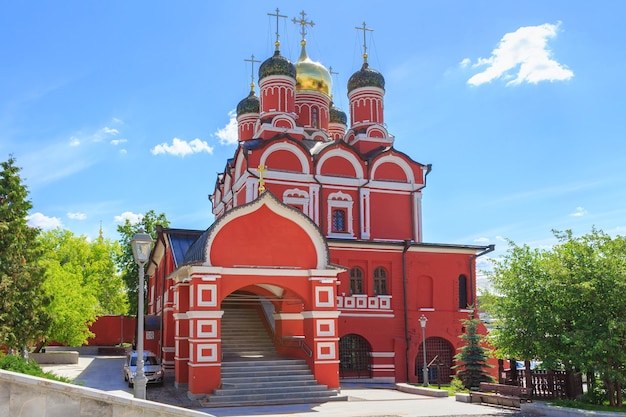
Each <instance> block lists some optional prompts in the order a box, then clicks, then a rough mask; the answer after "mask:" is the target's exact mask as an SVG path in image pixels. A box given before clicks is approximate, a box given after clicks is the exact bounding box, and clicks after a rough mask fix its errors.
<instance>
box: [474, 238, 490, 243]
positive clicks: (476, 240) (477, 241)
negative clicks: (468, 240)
mask: <svg viewBox="0 0 626 417" xmlns="http://www.w3.org/2000/svg"><path fill="white" fill-rule="evenodd" d="M474 242H476V243H489V238H486V237H479V238H477V239H474Z"/></svg>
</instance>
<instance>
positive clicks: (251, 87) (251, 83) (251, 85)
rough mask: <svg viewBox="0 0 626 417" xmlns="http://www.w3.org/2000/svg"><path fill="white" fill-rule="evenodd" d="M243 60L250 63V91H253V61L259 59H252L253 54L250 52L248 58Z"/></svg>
mask: <svg viewBox="0 0 626 417" xmlns="http://www.w3.org/2000/svg"><path fill="white" fill-rule="evenodd" d="M244 61H246V62H250V63H252V65H251V67H252V68H251V71H250V92H252V93H253V92H254V63H255V62H261V61H257V60H256V59H254V54H252V56H251V57H250V59H244Z"/></svg>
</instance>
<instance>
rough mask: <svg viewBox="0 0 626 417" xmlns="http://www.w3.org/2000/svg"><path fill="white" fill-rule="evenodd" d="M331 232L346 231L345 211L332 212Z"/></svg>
mask: <svg viewBox="0 0 626 417" xmlns="http://www.w3.org/2000/svg"><path fill="white" fill-rule="evenodd" d="M332 228H333V232H345V231H346V211H345V210H343V209H334V210H333V224H332Z"/></svg>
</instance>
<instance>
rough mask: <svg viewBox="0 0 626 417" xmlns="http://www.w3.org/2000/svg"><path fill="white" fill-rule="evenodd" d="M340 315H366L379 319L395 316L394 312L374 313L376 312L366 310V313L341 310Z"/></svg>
mask: <svg viewBox="0 0 626 417" xmlns="http://www.w3.org/2000/svg"><path fill="white" fill-rule="evenodd" d="M341 316H342V317H367V318H373V317H376V318H377V319H378V318H381V319H383V318H384V319H392V318H394V317H395V314H385V313H382V314H380V313H376V312H373V311H372V312H367V313H347V312H345V311H342V312H341Z"/></svg>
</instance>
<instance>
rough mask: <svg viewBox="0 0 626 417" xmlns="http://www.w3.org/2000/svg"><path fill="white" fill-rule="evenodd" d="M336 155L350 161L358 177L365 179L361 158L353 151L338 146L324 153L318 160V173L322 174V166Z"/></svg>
mask: <svg viewBox="0 0 626 417" xmlns="http://www.w3.org/2000/svg"><path fill="white" fill-rule="evenodd" d="M334 157H339V158H342V159H344V160H346V161H348V162H349V163H350V165H352V168H354V172H355V173H356V178H358V179H363V177H364V173H363V166H362V165H361V161H360V160H359V158H357V157H356V156H355V155H354V154H353V153H352V152H348V151H347V150H345V149H338V148H337V149H332V150H330V151H328V152H326V153H324V155H322V157H321V158H320V159H319V160H318V161H317V168H316V174H317V175H322V168H323V166H324V163H325V162H326V161H327V160H328V159H330V158H334Z"/></svg>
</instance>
